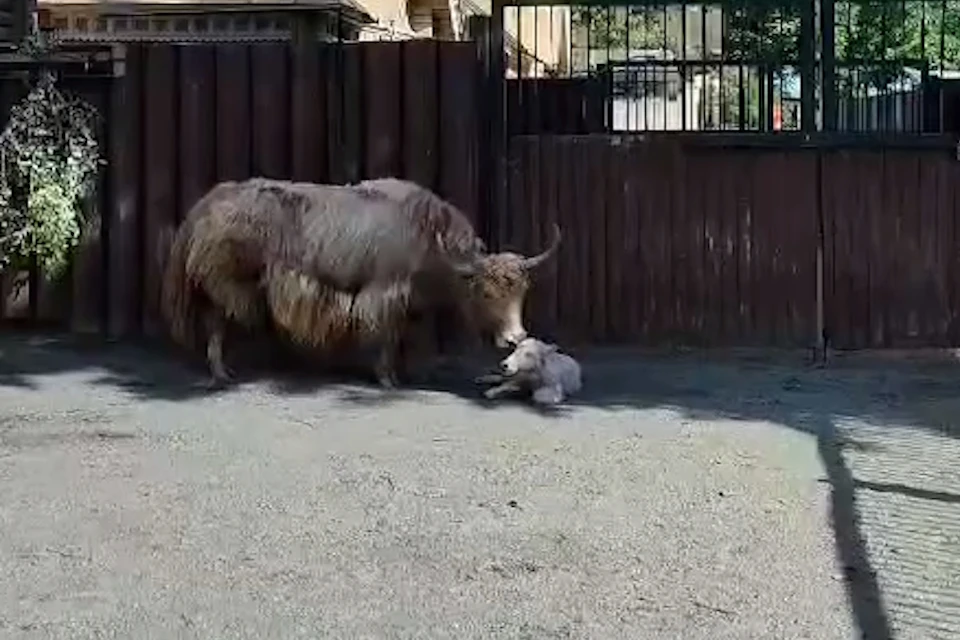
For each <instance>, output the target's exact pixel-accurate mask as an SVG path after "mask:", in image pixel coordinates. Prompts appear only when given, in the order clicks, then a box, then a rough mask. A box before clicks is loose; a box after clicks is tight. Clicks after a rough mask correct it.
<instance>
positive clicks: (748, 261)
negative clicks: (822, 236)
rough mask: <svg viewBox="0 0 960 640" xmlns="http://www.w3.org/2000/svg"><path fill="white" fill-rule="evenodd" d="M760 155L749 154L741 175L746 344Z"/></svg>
mask: <svg viewBox="0 0 960 640" xmlns="http://www.w3.org/2000/svg"><path fill="white" fill-rule="evenodd" d="M758 162H759V159H758V157H757V155H756V154H750V155H748V156H747V158H746V159H745V162H744V171H743V174H742V175H741V176H740V184H739V195H740V207H739V209H738V210H737V237H736V242H737V291H738V294H739V295H738V301H739V313H738V314H737V315H738V317H737V322H738V325H739V329H740V332H741V336H742V341H741V343H742V344H747V343H749V342H752V340H753V336H754V326H755V325H754V317H755V316H754V304H755V295H756V294H755V289H754V286H753V220H754V218H755V217H756V212H757V206H756V203H757V201H756V190H755V188H754V175H753V174H754V171H755V170H756V166H757V163H758Z"/></svg>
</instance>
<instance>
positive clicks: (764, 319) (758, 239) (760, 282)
mask: <svg viewBox="0 0 960 640" xmlns="http://www.w3.org/2000/svg"><path fill="white" fill-rule="evenodd" d="M771 156H772V154H766V153H765V154H763V157H760V158H757V159H756V162H755V164H754V171H753V213H752V215H751V219H750V239H749V242H750V251H751V255H750V262H751V264H750V287H751V288H752V289H753V292H754V294H753V308H752V315H753V339H752V340H751V342H752V343H754V344H764V343H767V342H768V341H769V339H770V333H771V326H770V309H771V307H772V306H774V305H775V300H774V297H775V296H776V294H777V292H776V291H773V290H771V287H770V286H769V285H770V283H771V282H772V281H773V279H774V277H775V274H774V272H773V271H772V265H771V264H770V259H769V255H768V253H767V250H768V247H767V235H766V227H767V219H768V218H769V217H770V210H771V209H775V208H776V204H775V202H774V201H773V197H774V196H773V194H772V193H771V185H772V183H771V182H770V180H771V178H772V177H773V176H772V175H771V172H770V171H769V167H770V162H771Z"/></svg>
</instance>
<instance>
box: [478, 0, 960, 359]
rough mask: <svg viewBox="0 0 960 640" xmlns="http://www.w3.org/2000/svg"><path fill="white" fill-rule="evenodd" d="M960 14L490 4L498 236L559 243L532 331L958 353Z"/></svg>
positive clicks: (825, 0) (904, 6) (768, 2)
mask: <svg viewBox="0 0 960 640" xmlns="http://www.w3.org/2000/svg"><path fill="white" fill-rule="evenodd" d="M955 4H956V3H945V2H942V0H927V1H918V2H911V3H903V2H899V1H895V2H894V1H890V2H859V1H857V2H854V1H844V2H839V1H837V2H834V1H831V0H821V1H820V2H816V1H814V0H754V1H747V0H730V1H727V2H714V3H687V2H664V1H663V0H658V1H656V2H637V1H636V0H633V1H632V2H621V1H620V0H612V1H608V2H602V3H601V2H590V1H589V0H586V1H583V2H579V3H576V4H571V3H570V2H569V0H565V1H564V2H563V3H550V2H549V0H503V1H500V0H498V1H496V2H494V3H493V13H492V16H491V20H490V37H489V39H488V40H487V43H488V47H489V48H488V49H487V52H486V57H487V59H488V61H489V67H488V78H487V82H488V83H489V84H488V86H487V87H486V89H487V91H486V95H488V96H489V100H490V103H489V104H488V109H489V113H490V117H489V130H488V132H487V133H488V134H489V154H490V155H489V157H488V160H489V162H490V164H489V165H488V166H490V167H491V174H492V176H493V180H492V183H491V192H492V194H491V197H492V198H494V200H492V201H491V203H490V205H491V206H490V207H489V210H491V211H496V212H497V214H496V215H495V216H493V220H492V222H491V225H490V228H489V229H488V232H489V233H490V235H491V236H492V237H493V238H494V239H495V240H496V241H497V242H498V243H499V244H501V245H511V244H512V245H528V246H529V248H532V245H535V244H538V243H540V242H542V240H543V237H544V235H545V233H546V229H547V227H548V226H549V225H550V224H552V222H559V223H560V225H561V227H562V228H563V229H564V230H565V244H564V250H563V251H562V252H561V258H560V261H559V264H558V268H557V270H556V272H555V274H554V275H553V277H552V278H549V279H548V281H545V282H544V284H543V285H542V287H541V288H540V290H539V292H538V293H536V294H535V295H534V296H533V299H532V301H531V315H532V316H533V322H534V324H535V325H539V326H538V330H541V331H546V332H556V333H560V334H563V336H564V338H565V339H567V340H574V341H577V340H582V341H591V342H597V341H630V342H647V343H695V344H757V343H760V344H779V345H798V344H804V345H809V344H821V346H822V342H823V341H824V340H828V341H830V342H832V343H833V345H834V346H837V347H863V346H906V345H931V344H958V343H960V326H957V324H958V323H957V322H956V321H955V318H956V316H957V309H958V305H960V286H958V283H956V282H955V276H953V274H954V273H958V272H960V270H958V269H957V267H960V265H958V264H955V260H956V259H955V258H954V253H956V252H955V251H954V250H953V245H952V233H953V231H952V230H953V228H954V227H955V226H956V222H957V214H958V213H960V210H958V208H960V200H958V199H957V198H956V195H955V194H954V190H955V187H954V186H953V185H955V184H960V173H958V167H960V164H958V163H957V159H958V154H960V150H958V149H960V148H958V146H957V131H956V128H957V126H956V123H957V115H956V109H957V107H956V103H955V102H954V101H953V99H952V96H956V95H957V93H956V91H957V89H956V87H957V86H958V85H957V83H958V82H960V81H958V79H957V78H958V77H960V46H958V45H960V5H956V6H954V5H955ZM953 25H956V26H957V28H956V29H954V28H953ZM951 129H953V130H951ZM948 229H949V230H950V234H951V235H950V236H949V237H948V236H947V234H946V230H948ZM528 246H521V248H528Z"/></svg>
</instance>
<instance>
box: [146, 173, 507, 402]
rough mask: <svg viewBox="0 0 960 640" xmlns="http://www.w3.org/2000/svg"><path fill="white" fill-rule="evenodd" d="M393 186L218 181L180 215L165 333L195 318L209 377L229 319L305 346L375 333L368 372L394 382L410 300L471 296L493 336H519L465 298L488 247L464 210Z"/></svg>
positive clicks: (221, 370)
mask: <svg viewBox="0 0 960 640" xmlns="http://www.w3.org/2000/svg"><path fill="white" fill-rule="evenodd" d="M400 182H401V181H397V184H392V183H389V182H383V183H382V184H380V188H377V186H376V185H368V186H359V185H353V186H337V185H318V184H312V183H297V182H288V181H280V180H269V179H264V178H253V179H250V180H246V181H242V182H224V183H221V184H218V185H216V186H215V187H214V188H213V189H211V190H210V191H209V192H208V193H207V194H206V195H205V196H204V197H203V198H201V199H200V200H199V201H198V202H197V203H196V204H195V205H194V207H193V208H192V209H191V211H190V212H189V213H188V215H187V218H186V219H185V220H184V222H183V223H182V224H181V226H180V228H179V229H178V231H177V234H176V236H175V238H174V241H173V244H172V246H171V249H170V254H169V257H168V262H167V265H166V269H165V273H164V280H163V292H162V309H163V312H164V315H165V317H166V319H167V321H168V323H169V325H170V331H171V335H172V337H173V338H174V340H176V341H177V342H179V343H180V344H183V345H185V346H190V345H192V344H194V343H195V340H194V339H193V338H194V323H193V318H196V317H197V316H199V317H200V319H201V320H202V325H201V326H202V329H203V332H204V333H205V339H206V351H207V361H208V364H209V367H210V370H211V373H212V374H213V377H214V379H215V380H216V381H218V382H222V381H224V380H226V379H228V378H229V374H228V372H227V370H226V367H225V366H224V362H223V339H224V333H225V329H226V322H227V321H228V320H230V321H234V322H237V323H238V324H240V325H244V326H246V327H249V328H256V327H263V326H266V325H268V324H272V325H273V326H274V327H275V328H277V329H279V330H280V332H281V333H284V334H286V335H287V336H288V337H289V338H291V339H292V340H293V341H295V342H297V343H300V344H303V345H307V346H311V347H332V346H335V345H338V344H342V343H343V342H344V341H346V340H351V341H359V342H361V343H362V342H370V341H376V342H379V343H380V345H381V349H380V357H379V359H378V362H377V365H376V372H377V378H378V380H379V381H380V383H381V384H382V385H384V386H393V385H394V384H396V374H395V364H396V363H395V360H396V351H397V346H398V342H399V339H400V336H401V335H402V334H403V332H404V330H405V327H406V323H407V321H408V318H409V315H410V311H411V309H412V308H417V307H421V308H428V307H429V306H430V305H431V304H433V303H434V301H435V300H438V299H441V298H443V297H444V296H450V297H451V299H455V300H456V299H467V298H471V299H474V298H475V299H476V301H477V304H476V305H473V306H474V310H475V312H476V313H477V314H478V315H479V316H482V317H483V320H482V324H483V325H484V326H486V327H488V328H490V329H491V330H492V332H493V333H494V335H495V336H496V339H497V342H498V343H509V342H513V341H515V340H516V339H518V335H519V334H518V331H517V328H516V324H515V323H514V322H512V318H510V317H509V316H508V314H505V313H504V312H503V310H502V309H501V308H500V307H495V306H494V307H491V306H490V305H484V304H483V302H482V300H481V298H479V297H476V296H471V293H470V292H471V291H474V290H476V289H477V283H478V282H481V281H484V279H485V276H484V269H485V264H486V258H487V255H486V252H485V249H484V246H483V243H482V241H481V240H480V239H479V238H478V237H477V235H476V233H475V232H474V230H473V227H472V226H471V225H470V223H469V221H468V220H467V219H466V217H465V216H464V215H463V214H462V213H461V212H460V211H459V210H457V209H456V208H455V207H453V206H452V205H450V204H449V203H447V202H445V201H443V200H442V199H440V198H439V197H437V196H436V195H435V194H433V193H432V192H430V191H429V190H426V189H422V188H419V187H416V188H414V186H410V187H409V190H408V192H407V193H406V195H403V196H402V197H401V196H399V195H398V192H397V189H396V188H397V187H399V186H400V185H399V183H400ZM520 331H521V332H522V325H521V330H520Z"/></svg>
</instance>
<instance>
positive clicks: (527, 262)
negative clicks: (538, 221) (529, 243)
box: [523, 222, 560, 270]
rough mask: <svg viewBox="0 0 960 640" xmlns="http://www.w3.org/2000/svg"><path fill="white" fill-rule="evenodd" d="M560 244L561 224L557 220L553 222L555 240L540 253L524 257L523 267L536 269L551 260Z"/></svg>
mask: <svg viewBox="0 0 960 640" xmlns="http://www.w3.org/2000/svg"><path fill="white" fill-rule="evenodd" d="M559 246H560V225H558V224H557V223H556V222H554V223H553V240H552V241H551V243H550V246H549V247H547V249H546V250H545V251H544V252H543V253H540V254H538V255H535V256H532V257H530V258H524V259H523V268H524V269H528V270H529V269H536V268H537V267H539V266H540V265H541V264H543V263H544V262H545V261H547V260H549V259H550V257H551V256H553V254H554V253H556V252H557V248H558V247H559Z"/></svg>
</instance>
